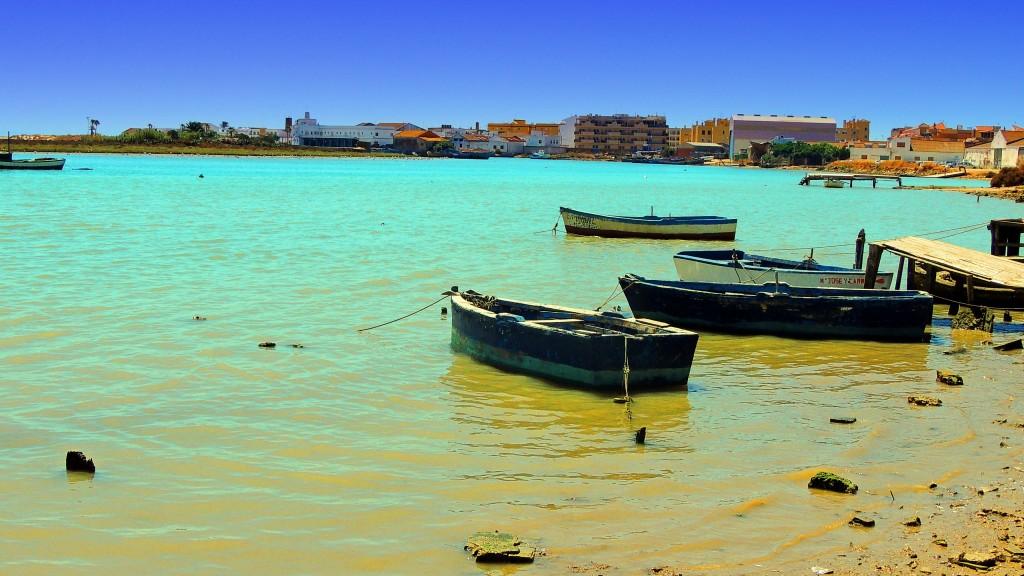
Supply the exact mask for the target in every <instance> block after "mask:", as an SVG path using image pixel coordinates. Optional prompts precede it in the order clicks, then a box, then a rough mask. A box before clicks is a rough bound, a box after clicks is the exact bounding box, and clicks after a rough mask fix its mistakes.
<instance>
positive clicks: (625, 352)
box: [615, 336, 633, 403]
mask: <svg viewBox="0 0 1024 576" xmlns="http://www.w3.org/2000/svg"><path fill="white" fill-rule="evenodd" d="M622 387H623V389H625V395H624V396H623V397H622V398H616V399H615V401H616V402H619V401H621V402H624V403H629V402H632V401H633V399H632V398H630V397H629V336H626V337H625V338H623V339H622Z"/></svg>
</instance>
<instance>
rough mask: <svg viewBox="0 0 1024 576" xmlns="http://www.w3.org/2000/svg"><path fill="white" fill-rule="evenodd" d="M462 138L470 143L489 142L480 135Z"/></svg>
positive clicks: (468, 135)
mask: <svg viewBox="0 0 1024 576" xmlns="http://www.w3.org/2000/svg"><path fill="white" fill-rule="evenodd" d="M462 137H463V138H464V139H466V140H469V141H470V142H487V141H488V140H490V138H488V137H487V136H481V135H480V134H463V135H462Z"/></svg>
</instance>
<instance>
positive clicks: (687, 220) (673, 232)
mask: <svg viewBox="0 0 1024 576" xmlns="http://www.w3.org/2000/svg"><path fill="white" fill-rule="evenodd" d="M558 210H559V213H560V214H561V217H562V222H564V223H565V231H566V232H567V233H569V234H579V235H581V236H601V237H603V238H659V239H667V240H735V239H736V219H735V218H724V217H722V216H655V215H654V209H653V208H652V209H651V215H650V216H606V215H602V214H592V213H590V212H581V211H579V210H573V209H572V208H566V207H564V206H563V207H560V208H559V209H558Z"/></svg>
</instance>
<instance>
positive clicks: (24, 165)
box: [0, 132, 64, 170]
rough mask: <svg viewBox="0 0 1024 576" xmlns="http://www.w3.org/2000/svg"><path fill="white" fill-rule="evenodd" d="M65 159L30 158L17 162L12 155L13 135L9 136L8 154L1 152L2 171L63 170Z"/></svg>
mask: <svg viewBox="0 0 1024 576" xmlns="http://www.w3.org/2000/svg"><path fill="white" fill-rule="evenodd" d="M63 169H64V159H63V158H48V157H43V158H29V159H27V160H15V159H14V155H13V154H12V153H11V134H10V133H9V132H8V134H7V152H0V170H63Z"/></svg>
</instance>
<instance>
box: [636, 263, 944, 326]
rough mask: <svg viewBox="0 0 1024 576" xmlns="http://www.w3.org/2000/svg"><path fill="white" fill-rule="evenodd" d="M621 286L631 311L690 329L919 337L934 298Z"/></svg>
mask: <svg viewBox="0 0 1024 576" xmlns="http://www.w3.org/2000/svg"><path fill="white" fill-rule="evenodd" d="M619 285H620V286H621V287H622V290H623V294H624V295H625V297H626V300H627V301H628V302H629V307H630V309H632V311H633V313H634V314H636V315H639V316H643V317H645V318H651V319H654V320H661V321H662V322H667V323H669V324H672V325H674V326H681V327H685V328H689V329H698V328H706V329H710V330H714V331H719V332H732V333H746V334H768V335H774V336H788V337H797V338H834V339H861V340H890V341H908V342H913V341H921V340H923V339H924V337H925V328H926V327H927V326H928V325H929V324H930V323H931V318H932V305H933V301H932V297H931V296H929V295H928V294H926V293H924V292H917V291H912V290H870V289H864V288H800V287H795V286H789V285H787V284H782V283H779V284H776V283H769V284H763V285H756V284H719V283H712V282H677V281H670V280H647V279H645V278H643V277H641V276H635V275H633V274H627V275H625V276H622V277H620V278H619Z"/></svg>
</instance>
